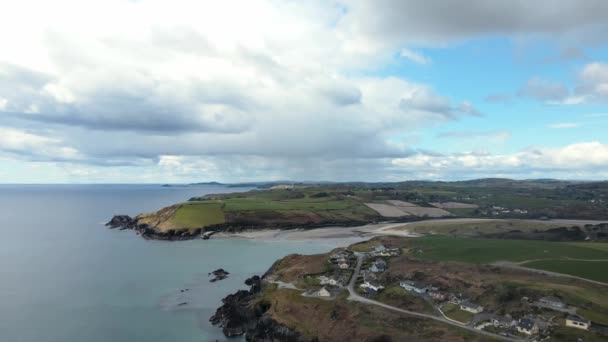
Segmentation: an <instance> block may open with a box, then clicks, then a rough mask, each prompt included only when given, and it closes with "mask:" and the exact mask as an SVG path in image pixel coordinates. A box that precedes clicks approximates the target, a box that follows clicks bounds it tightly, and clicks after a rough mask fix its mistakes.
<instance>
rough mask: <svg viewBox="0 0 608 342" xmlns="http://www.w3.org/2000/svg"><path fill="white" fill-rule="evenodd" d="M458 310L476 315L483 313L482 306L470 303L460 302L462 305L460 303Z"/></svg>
mask: <svg viewBox="0 0 608 342" xmlns="http://www.w3.org/2000/svg"><path fill="white" fill-rule="evenodd" d="M460 310H464V311H468V312H470V313H474V314H478V313H480V312H483V306H481V305H479V304H475V303H472V302H462V303H460Z"/></svg>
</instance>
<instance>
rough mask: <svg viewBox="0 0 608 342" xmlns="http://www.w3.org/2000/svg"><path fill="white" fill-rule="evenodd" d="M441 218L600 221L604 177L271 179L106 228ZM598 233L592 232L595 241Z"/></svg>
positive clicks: (170, 230)
mask: <svg viewBox="0 0 608 342" xmlns="http://www.w3.org/2000/svg"><path fill="white" fill-rule="evenodd" d="M431 218H434V219H442V218H491V219H517V220H527V219H536V220H548V219H578V220H608V182H570V181H559V180H524V181H516V180H510V179H499V178H492V179H479V180H472V181H460V182H428V181H408V182H400V183H335V184H333V183H330V184H302V183H300V184H278V185H272V186H271V187H269V188H266V189H258V190H251V191H248V192H236V193H228V194H211V195H205V196H200V197H193V198H191V199H189V200H188V201H187V202H184V203H178V204H175V205H171V206H169V207H166V208H162V209H160V210H159V211H156V212H153V213H145V214H140V215H137V216H136V217H129V216H127V215H116V216H115V217H114V218H112V220H111V221H110V222H108V224H107V225H108V226H110V227H111V228H117V227H120V228H121V229H133V230H135V231H137V232H138V233H139V234H141V236H142V237H144V238H149V239H164V240H184V239H193V238H201V237H203V238H208V237H209V236H210V235H211V234H213V233H215V232H239V231H243V230H259V229H293V228H304V229H307V228H318V227H328V226H335V227H349V226H360V225H365V224H370V223H377V222H411V221H419V220H424V219H431ZM602 236H603V235H601V234H600V235H599V236H598V237H599V238H601V237H602Z"/></svg>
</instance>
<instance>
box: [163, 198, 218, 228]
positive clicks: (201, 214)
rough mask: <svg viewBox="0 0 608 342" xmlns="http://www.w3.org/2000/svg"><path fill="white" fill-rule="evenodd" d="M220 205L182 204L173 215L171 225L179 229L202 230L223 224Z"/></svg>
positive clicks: (205, 203) (212, 203)
mask: <svg viewBox="0 0 608 342" xmlns="http://www.w3.org/2000/svg"><path fill="white" fill-rule="evenodd" d="M224 222H225V219H224V212H223V211H222V204H221V203H218V202H213V201H209V202H192V203H184V204H182V205H181V206H180V207H179V208H178V209H177V210H176V211H175V214H173V217H172V218H171V223H172V224H173V225H174V226H176V227H179V228H190V229H192V228H204V227H206V226H209V225H212V224H219V223H224Z"/></svg>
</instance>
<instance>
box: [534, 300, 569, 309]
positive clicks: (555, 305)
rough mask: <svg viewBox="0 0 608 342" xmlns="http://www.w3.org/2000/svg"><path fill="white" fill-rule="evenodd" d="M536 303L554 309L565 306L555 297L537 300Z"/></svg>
mask: <svg viewBox="0 0 608 342" xmlns="http://www.w3.org/2000/svg"><path fill="white" fill-rule="evenodd" d="M538 302H539V303H540V304H542V305H543V306H545V307H552V308H556V309H564V308H566V304H564V302H562V301H561V300H560V299H559V298H557V297H542V298H541V299H539V300H538Z"/></svg>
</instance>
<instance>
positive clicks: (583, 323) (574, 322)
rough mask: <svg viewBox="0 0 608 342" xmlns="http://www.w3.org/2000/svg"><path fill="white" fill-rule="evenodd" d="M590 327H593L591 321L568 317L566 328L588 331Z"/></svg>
mask: <svg viewBox="0 0 608 342" xmlns="http://www.w3.org/2000/svg"><path fill="white" fill-rule="evenodd" d="M590 325H591V321H590V320H588V319H584V318H582V317H579V316H568V317H567V318H566V326H567V327H572V328H577V329H583V330H588V329H589V326H590Z"/></svg>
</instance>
